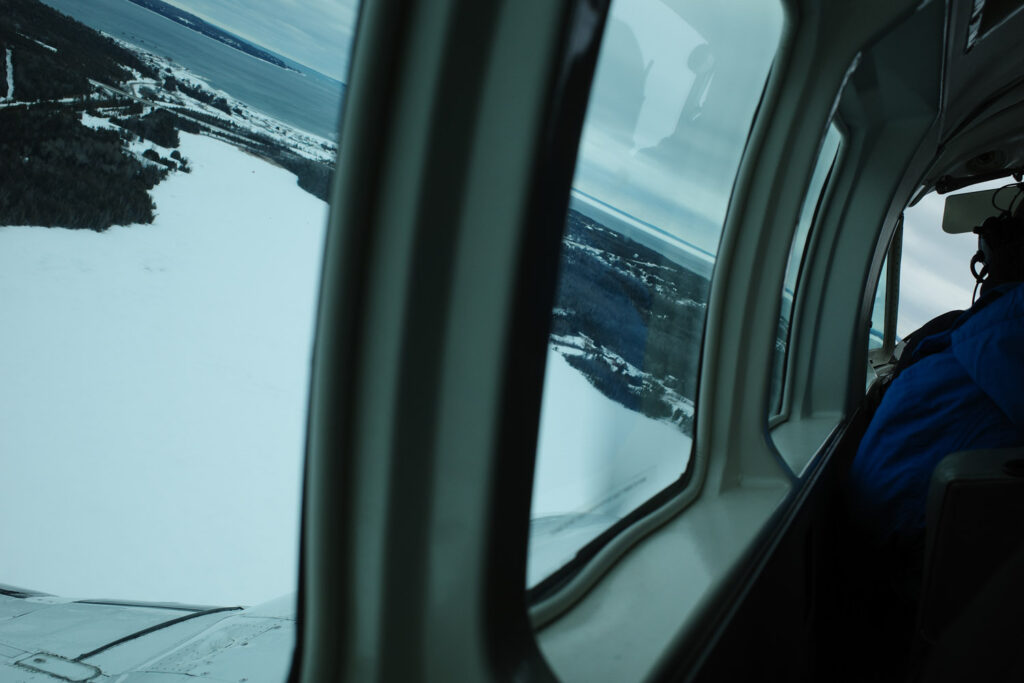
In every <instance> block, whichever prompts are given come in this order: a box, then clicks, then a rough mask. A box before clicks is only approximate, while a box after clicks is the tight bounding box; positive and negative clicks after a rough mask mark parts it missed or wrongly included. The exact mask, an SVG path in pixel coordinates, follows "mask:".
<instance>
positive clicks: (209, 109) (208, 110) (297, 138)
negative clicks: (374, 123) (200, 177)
mask: <svg viewBox="0 0 1024 683" xmlns="http://www.w3.org/2000/svg"><path fill="white" fill-rule="evenodd" d="M104 35H107V37H108V38H110V39H111V40H114V41H115V42H117V43H118V44H119V45H121V46H122V47H124V48H125V49H127V50H130V51H131V52H133V53H135V54H136V55H137V56H138V57H139V58H140V59H141V60H142V61H143V62H146V63H147V64H149V65H150V66H152V67H154V68H155V69H156V70H157V71H159V72H160V73H161V74H164V75H168V76H171V77H173V78H174V79H176V80H178V81H180V82H183V83H189V84H198V85H200V86H201V87H202V89H203V90H205V91H207V92H210V93H213V94H214V95H216V96H217V97H221V98H223V99H224V101H226V102H227V104H228V107H229V108H230V109H231V111H232V112H233V113H232V114H227V113H226V112H224V111H223V110H221V109H218V108H217V107H213V106H210V105H209V104H204V103H202V102H199V101H197V100H195V99H193V98H190V97H187V96H185V95H184V94H183V93H173V92H167V91H166V90H163V89H162V88H161V93H160V95H161V98H162V99H164V100H165V102H166V103H167V104H169V105H172V106H175V107H182V108H185V109H190V110H192V111H196V112H199V113H202V114H204V115H207V116H213V117H216V118H218V119H220V120H222V121H224V122H225V123H230V124H234V125H237V126H239V127H241V128H243V129H245V130H247V131H248V132H250V133H253V134H259V135H263V136H267V137H269V138H271V139H273V140H274V141H275V142H277V143H278V144H281V145H283V146H285V147H287V148H288V149H291V150H293V151H294V152H296V153H298V154H300V155H302V156H304V157H306V158H307V159H311V160H314V161H322V162H328V163H334V159H335V158H336V157H337V154H338V146H337V144H335V142H334V141H332V140H329V139H327V138H324V137H321V136H319V135H316V134H314V133H310V132H308V131H304V130H301V129H299V128H296V127H294V126H291V125H289V124H286V123H283V122H281V121H279V120H278V119H275V118H273V117H272V116H269V115H267V114H264V113H262V112H260V111H258V110H256V109H254V108H253V107H251V106H250V105H249V104H247V103H245V102H242V101H241V100H238V99H236V98H234V97H232V96H231V95H230V94H228V93H226V92H224V91H223V90H218V89H216V88H214V87H213V86H211V85H210V84H209V83H208V82H207V81H206V80H205V79H203V78H201V77H200V76H198V75H197V74H195V73H193V72H192V71H189V70H188V69H186V68H184V67H183V66H181V65H179V64H175V63H174V62H172V61H171V60H169V59H166V58H164V57H160V56H159V55H155V54H153V53H152V52H148V51H147V50H144V49H142V48H141V47H139V46H138V45H134V44H132V43H129V42H126V41H124V40H120V39H118V38H116V37H115V36H112V35H109V34H104ZM136 77H137V78H136V80H135V81H132V82H131V83H130V84H129V88H130V90H131V93H132V95H134V96H136V97H138V96H140V94H141V93H142V92H143V89H145V88H151V89H152V88H160V83H159V82H157V81H154V80H152V79H146V78H143V77H142V75H141V74H138V73H137V74H136Z"/></svg>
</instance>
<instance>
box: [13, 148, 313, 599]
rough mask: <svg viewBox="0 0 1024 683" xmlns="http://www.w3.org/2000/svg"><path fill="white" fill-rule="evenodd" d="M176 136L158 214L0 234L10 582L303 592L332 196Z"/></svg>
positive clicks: (250, 595)
mask: <svg viewBox="0 0 1024 683" xmlns="http://www.w3.org/2000/svg"><path fill="white" fill-rule="evenodd" d="M181 138H182V142H181V152H182V153H183V154H184V156H185V157H186V158H187V159H188V160H189V162H190V165H191V167H192V169H193V171H192V173H190V174H185V173H180V172H179V173H172V174H171V176H170V177H169V178H168V179H167V180H165V181H164V182H163V183H161V184H160V185H158V186H157V187H156V188H155V189H154V190H153V191H152V193H151V194H152V196H153V199H154V201H155V203H156V205H157V217H156V220H155V222H154V223H153V224H152V225H136V226H128V227H113V228H110V229H109V230H108V231H106V232H104V233H96V232H92V231H89V230H65V229H59V228H53V229H46V228H38V227H2V228H0V326H2V329H3V330H4V334H3V335H2V336H0V377H2V378H3V391H2V392H0V455H2V458H3V473H4V476H3V482H4V484H3V495H2V496H0V519H2V520H3V524H2V526H0V544H2V547H3V548H4V552H3V553H0V581H2V582H3V583H7V584H13V585H17V586H23V587H26V588H33V589H37V590H41V591H46V592H50V593H55V594H59V595H66V596H71V597H82V598H122V599H140V600H173V601H181V602H193V603H205V604H238V603H240V604H255V603H259V602H262V601H265V600H268V599H271V598H274V597H276V596H278V595H280V594H284V593H288V592H290V591H293V590H294V588H295V585H296V583H295V582H296V566H297V565H296V561H297V544H298V520H299V493H300V474H301V461H302V453H303V445H304V440H305V439H304V432H305V419H306V402H307V387H308V378H309V362H310V355H311V339H312V334H311V333H312V329H313V318H314V308H315V302H316V293H317V287H318V280H319V273H320V260H321V251H322V243H323V238H324V226H325V222H326V212H327V205H326V204H324V203H323V202H321V201H319V200H318V199H316V198H314V197H313V196H312V195H309V194H307V193H306V192H304V191H302V190H301V189H299V187H298V186H297V185H296V184H295V176H293V175H292V174H290V173H288V172H287V171H285V170H283V169H280V168H277V167H275V166H272V165H270V164H267V163H265V162H263V161H261V160H259V159H257V158H256V157H253V156H251V155H249V154H246V153H244V152H242V151H240V150H238V149H237V148H235V147H232V146H229V145H227V144H224V143H222V142H218V141H216V140H212V139H210V138H206V137H198V136H193V135H188V134H182V136H181ZM54 200H55V201H59V198H56V197H55V198H54Z"/></svg>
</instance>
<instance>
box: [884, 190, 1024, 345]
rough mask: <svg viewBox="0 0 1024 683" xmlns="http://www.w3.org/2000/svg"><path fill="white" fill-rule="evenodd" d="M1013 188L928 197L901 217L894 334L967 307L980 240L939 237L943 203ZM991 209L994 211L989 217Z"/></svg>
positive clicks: (905, 332)
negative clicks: (966, 195) (973, 259)
mask: <svg viewBox="0 0 1024 683" xmlns="http://www.w3.org/2000/svg"><path fill="white" fill-rule="evenodd" d="M1011 182H1014V180H1013V178H1012V177H1007V178H1001V179H999V180H993V181H990V182H985V183H978V184H976V185H970V186H968V187H965V188H963V189H960V190H957V191H956V192H951V193H949V194H944V195H940V194H938V193H935V192H931V193H929V194H927V195H925V196H924V197H923V198H922V199H921V201H919V202H918V203H917V204H915V205H914V206H911V207H907V210H906V211H905V212H904V214H903V215H904V227H903V258H902V260H901V265H900V280H901V284H900V292H899V296H900V301H899V316H898V319H897V324H896V330H897V333H898V334H899V335H900V336H901V337H906V336H907V335H909V334H910V333H911V332H913V331H914V330H916V329H917V328H919V327H921V325H923V324H925V323H926V322H928V321H929V320H931V319H932V318H934V317H936V316H938V315H941V314H943V313H945V312H947V311H950V310H954V309H962V310H963V309H967V308H970V306H971V298H972V296H973V294H974V277H973V276H972V275H971V272H970V261H971V256H973V255H974V252H976V251H977V250H978V236H977V235H975V234H973V233H970V232H967V233H963V234H957V235H951V234H948V233H945V232H943V231H942V213H943V208H944V207H945V202H946V198H947V197H949V196H951V195H956V194H962V193H965V192H978V191H980V190H994V189H997V188H999V187H1002V186H1004V185H1006V184H1007V183H1011ZM994 211H995V209H993V212H994Z"/></svg>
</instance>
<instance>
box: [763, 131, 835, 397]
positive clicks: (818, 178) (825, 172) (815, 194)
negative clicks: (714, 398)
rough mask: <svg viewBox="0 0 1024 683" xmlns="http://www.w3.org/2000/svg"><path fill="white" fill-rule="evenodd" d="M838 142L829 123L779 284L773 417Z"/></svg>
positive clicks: (773, 374)
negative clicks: (810, 240) (807, 255)
mask: <svg viewBox="0 0 1024 683" xmlns="http://www.w3.org/2000/svg"><path fill="white" fill-rule="evenodd" d="M841 143H842V133H840V131H839V128H838V127H837V126H836V124H835V123H832V124H831V125H829V128H828V132H827V133H826V134H825V140H824V141H823V142H822V145H821V150H820V151H819V152H818V161H817V162H816V163H815V165H814V171H813V173H812V175H811V182H810V185H809V186H808V188H807V194H806V195H804V203H803V205H802V206H801V207H800V217H799V218H798V219H797V225H796V232H794V233H793V241H792V243H791V244H790V247H789V259H788V260H787V262H786V275H785V279H784V280H783V282H782V303H781V306H780V310H779V327H778V334H777V337H776V339H775V354H774V357H773V360H772V379H771V382H772V384H771V394H770V395H771V403H770V404H769V405H771V406H772V413H773V414H778V413H780V412H781V411H782V389H783V373H784V372H785V367H786V357H787V353H788V351H789V330H790V323H791V321H792V317H793V306H794V302H795V299H796V289H797V284H798V283H799V281H800V271H801V269H802V267H803V259H804V253H805V252H806V250H807V244H808V238H809V237H810V236H811V227H812V226H813V225H814V221H815V218H816V216H817V213H818V209H819V208H820V206H821V202H822V200H823V199H824V196H825V188H826V185H827V183H828V179H829V177H830V175H831V173H832V169H833V166H834V165H835V162H836V159H837V158H838V156H839V147H840V145H841Z"/></svg>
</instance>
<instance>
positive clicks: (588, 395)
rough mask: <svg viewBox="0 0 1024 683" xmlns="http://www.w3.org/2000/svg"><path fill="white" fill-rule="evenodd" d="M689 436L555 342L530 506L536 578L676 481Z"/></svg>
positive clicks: (530, 575) (530, 571)
mask: <svg viewBox="0 0 1024 683" xmlns="http://www.w3.org/2000/svg"><path fill="white" fill-rule="evenodd" d="M691 443H692V441H691V439H690V437H688V436H686V435H685V434H683V433H682V432H681V431H680V430H679V427H678V425H675V424H672V423H671V422H668V421H659V420H654V419H651V418H649V417H647V416H645V415H643V414H641V413H638V412H635V411H632V410H629V409H627V408H625V407H623V406H622V405H621V404H619V403H616V402H615V401H612V400H611V399H609V398H607V397H605V396H604V395H603V394H602V393H600V392H599V391H598V390H597V389H595V388H594V387H593V386H592V385H591V384H590V382H588V381H587V379H586V378H585V377H584V376H583V375H582V374H581V373H580V372H578V371H577V370H575V369H574V368H573V367H572V366H570V365H569V363H568V362H567V361H566V360H565V358H564V357H563V356H562V354H561V353H559V352H558V351H555V350H554V349H549V350H548V359H547V366H546V368H545V375H544V395H543V398H542V401H541V417H540V433H539V436H538V443H537V469H536V472H535V473H534V490H533V504H532V507H531V510H530V517H531V523H530V553H529V558H528V567H527V585H528V586H533V585H535V584H536V583H537V582H539V581H540V580H542V579H543V578H544V577H545V576H547V575H548V574H549V573H551V572H552V571H554V570H556V569H558V568H559V567H561V566H562V565H564V564H565V563H566V562H568V561H569V560H571V559H572V558H573V556H574V555H575V554H576V552H577V551H578V550H579V549H580V548H582V547H583V546H584V545H586V544H587V543H588V542H590V541H591V540H593V539H594V538H596V537H597V536H598V535H599V534H600V533H601V532H603V531H604V530H605V529H607V528H608V527H610V526H611V525H612V524H614V523H615V522H617V521H618V520H619V519H620V518H622V517H624V516H625V515H627V514H629V513H630V512H632V511H633V510H634V509H636V507H637V506H639V505H641V504H642V503H644V502H645V501H646V500H648V499H649V498H651V497H652V496H654V495H655V494H657V493H658V492H659V491H661V490H662V489H664V488H665V487H666V486H668V485H669V484H671V483H672V482H674V481H675V480H676V479H678V478H679V477H680V475H682V473H683V472H684V471H685V470H686V465H687V463H688V462H689V459H690V447H691Z"/></svg>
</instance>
